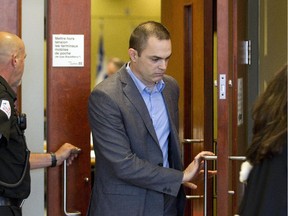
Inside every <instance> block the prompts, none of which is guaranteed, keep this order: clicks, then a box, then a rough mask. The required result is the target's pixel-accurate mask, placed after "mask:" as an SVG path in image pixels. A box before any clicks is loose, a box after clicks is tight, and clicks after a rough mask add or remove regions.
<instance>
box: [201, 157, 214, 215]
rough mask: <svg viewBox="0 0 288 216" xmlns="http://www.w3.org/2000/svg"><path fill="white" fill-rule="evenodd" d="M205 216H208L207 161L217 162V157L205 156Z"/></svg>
mask: <svg viewBox="0 0 288 216" xmlns="http://www.w3.org/2000/svg"><path fill="white" fill-rule="evenodd" d="M203 158H204V216H207V194H208V190H207V182H208V166H207V161H208V160H209V161H212V160H217V156H204V157H203Z"/></svg>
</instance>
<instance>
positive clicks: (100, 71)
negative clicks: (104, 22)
mask: <svg viewBox="0 0 288 216" xmlns="http://www.w3.org/2000/svg"><path fill="white" fill-rule="evenodd" d="M97 58H98V62H97V69H96V85H97V84H98V83H100V82H102V80H104V78H105V76H106V62H105V51H104V40H103V35H102V34H101V35H100V38H99V48H98V56H97Z"/></svg>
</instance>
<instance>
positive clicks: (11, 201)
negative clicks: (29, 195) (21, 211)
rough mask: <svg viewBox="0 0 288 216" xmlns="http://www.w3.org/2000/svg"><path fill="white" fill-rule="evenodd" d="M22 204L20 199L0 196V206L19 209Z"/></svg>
mask: <svg viewBox="0 0 288 216" xmlns="http://www.w3.org/2000/svg"><path fill="white" fill-rule="evenodd" d="M22 203H23V200H22V199H15V198H8V197H3V196H0V206H17V207H19V208H20V207H21V205H22Z"/></svg>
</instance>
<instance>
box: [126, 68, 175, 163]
mask: <svg viewBox="0 0 288 216" xmlns="http://www.w3.org/2000/svg"><path fill="white" fill-rule="evenodd" d="M126 69H127V71H128V73H129V75H130V76H131V78H132V80H133V81H134V83H135V85H136V86H137V88H138V90H139V92H140V94H141V96H142V98H143V100H144V101H145V104H146V106H147V109H148V111H149V114H150V117H151V119H152V122H153V126H154V129H155V132H156V135H157V138H158V141H159V145H160V148H161V150H162V155H163V166H164V167H169V162H168V136H169V134H170V126H169V119H168V114H167V110H166V105H165V102H164V98H163V95H162V91H163V89H164V87H165V83H164V81H163V80H161V81H160V82H158V83H157V84H155V86H154V87H153V89H151V88H148V87H147V86H145V85H144V84H143V83H142V82H141V80H139V79H138V78H137V77H136V76H135V75H134V73H133V72H132V70H131V68H130V66H129V64H127V67H126Z"/></svg>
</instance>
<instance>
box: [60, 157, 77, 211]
mask: <svg viewBox="0 0 288 216" xmlns="http://www.w3.org/2000/svg"><path fill="white" fill-rule="evenodd" d="M63 166H64V168H63V170H64V178H63V179H64V182H63V183H64V184H63V185H64V196H63V197H64V202H63V204H64V206H63V207H64V208H63V209H64V214H65V215H66V216H72V215H75V216H78V215H81V212H79V211H76V212H67V199H66V198H67V162H66V160H64V164H63Z"/></svg>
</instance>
